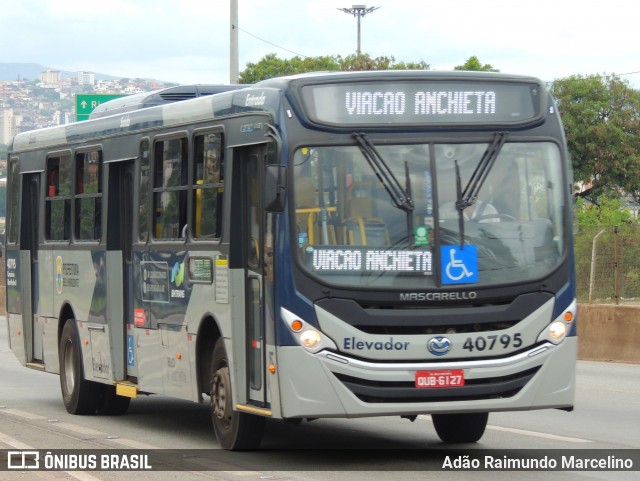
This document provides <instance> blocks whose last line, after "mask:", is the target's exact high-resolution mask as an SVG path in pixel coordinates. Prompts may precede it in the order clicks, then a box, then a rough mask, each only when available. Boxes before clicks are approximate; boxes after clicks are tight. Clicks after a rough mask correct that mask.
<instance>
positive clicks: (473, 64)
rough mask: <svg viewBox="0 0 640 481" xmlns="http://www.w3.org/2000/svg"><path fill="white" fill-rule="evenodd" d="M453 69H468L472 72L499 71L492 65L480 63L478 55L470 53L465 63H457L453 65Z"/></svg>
mask: <svg viewBox="0 0 640 481" xmlns="http://www.w3.org/2000/svg"><path fill="white" fill-rule="evenodd" d="M453 70H470V71H473V72H499V71H500V70H498V69H497V68H494V67H493V65H491V64H488V63H485V64H484V65H482V63H480V60H478V57H476V56H475V55H472V56H471V57H469V58H468V59H467V61H466V62H465V63H463V64H462V65H458V66H457V67H453Z"/></svg>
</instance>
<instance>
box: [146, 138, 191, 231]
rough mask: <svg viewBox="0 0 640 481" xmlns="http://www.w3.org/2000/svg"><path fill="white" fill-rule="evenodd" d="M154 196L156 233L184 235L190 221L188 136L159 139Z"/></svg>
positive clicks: (155, 154)
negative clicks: (186, 137)
mask: <svg viewBox="0 0 640 481" xmlns="http://www.w3.org/2000/svg"><path fill="white" fill-rule="evenodd" d="M153 199H154V200H153V205H154V209H155V219H154V234H155V237H156V238H158V239H179V238H184V237H185V233H186V225H187V139H185V138H179V139H170V140H161V141H157V142H156V143H155V145H154V181H153Z"/></svg>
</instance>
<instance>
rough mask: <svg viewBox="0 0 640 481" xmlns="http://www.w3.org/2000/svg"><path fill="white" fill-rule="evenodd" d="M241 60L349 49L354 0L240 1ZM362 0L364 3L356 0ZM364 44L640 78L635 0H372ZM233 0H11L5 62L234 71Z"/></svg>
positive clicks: (1, 6)
mask: <svg viewBox="0 0 640 481" xmlns="http://www.w3.org/2000/svg"><path fill="white" fill-rule="evenodd" d="M237 1H238V28H239V31H238V40H239V44H238V47H239V70H240V71H242V70H244V69H245V68H246V65H247V63H249V62H252V63H256V62H258V61H259V60H260V59H262V58H263V57H264V56H265V55H267V54H270V53H274V54H276V55H277V56H278V57H279V58H283V59H284V58H291V57H294V56H296V55H297V56H310V57H317V56H324V55H342V56H343V57H344V56H347V55H350V54H353V53H355V51H356V46H357V20H356V18H355V17H354V16H353V15H350V14H347V13H344V12H342V11H340V10H338V8H342V7H347V8H348V7H351V6H352V5H354V3H353V0H352V1H333V0H237ZM355 4H357V5H365V4H364V3H363V2H356V3H355ZM366 6H367V7H379V8H378V9H376V10H374V11H372V12H371V13H368V14H367V15H366V16H364V17H363V18H362V19H361V37H360V38H361V50H362V52H363V53H366V54H369V55H370V56H371V57H378V56H382V55H384V56H393V57H394V58H395V60H396V61H404V62H419V61H424V62H426V63H427V64H429V65H430V66H431V69H433V70H451V69H453V68H454V67H455V66H458V65H462V64H464V63H465V62H466V60H467V59H468V58H469V57H471V56H476V57H478V59H479V60H480V62H481V63H483V64H491V65H492V66H493V67H494V68H497V69H498V70H500V71H501V72H505V73H512V74H523V75H533V76H536V77H539V78H540V79H542V80H543V81H553V80H555V79H558V78H564V77H568V76H571V75H591V74H602V75H609V74H616V75H619V76H620V77H621V78H622V79H624V80H627V81H628V82H629V83H630V84H631V86H632V87H634V88H640V28H639V25H638V15H637V6H636V2H634V1H632V0H608V1H606V2H605V1H598V2H596V1H594V0H582V1H581V2H569V1H567V0H536V1H534V2H524V1H514V0H483V1H479V0H376V1H374V0H371V3H366ZM229 12H230V0H19V1H13V0H2V1H0V62H16V63H38V64H41V65H43V66H45V67H47V68H51V69H57V70H70V71H80V70H83V71H90V72H95V73H101V74H108V75H114V76H118V77H131V78H153V79H156V80H161V81H166V82H176V83H181V84H194V83H200V84H228V83H229V82H230V74H229V71H230V60H229V50H230V47H229V45H230V13H229Z"/></svg>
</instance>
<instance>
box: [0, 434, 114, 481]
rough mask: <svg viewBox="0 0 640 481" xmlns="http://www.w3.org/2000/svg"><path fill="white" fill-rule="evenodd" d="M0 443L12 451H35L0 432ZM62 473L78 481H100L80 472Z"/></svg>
mask: <svg viewBox="0 0 640 481" xmlns="http://www.w3.org/2000/svg"><path fill="white" fill-rule="evenodd" d="M0 442H2V443H4V444H7V445H8V446H11V447H12V448H14V449H20V450H24V451H31V450H33V451H35V450H36V448H34V447H32V446H29V445H28V444H25V443H23V442H22V441H20V440H18V439H16V438H13V437H11V436H9V435H8V434H5V433H3V432H0ZM16 472H20V473H23V472H24V471H16ZM63 472H64V473H65V474H68V475H69V476H71V477H72V478H75V479H77V480H78V481H102V480H101V479H100V478H96V477H95V476H92V475H90V474H88V473H85V472H82V471H63ZM29 474H33V473H29Z"/></svg>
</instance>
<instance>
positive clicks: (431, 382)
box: [416, 369, 464, 389]
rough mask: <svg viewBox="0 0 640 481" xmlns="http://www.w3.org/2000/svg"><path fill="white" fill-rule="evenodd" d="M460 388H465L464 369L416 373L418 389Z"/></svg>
mask: <svg viewBox="0 0 640 481" xmlns="http://www.w3.org/2000/svg"><path fill="white" fill-rule="evenodd" d="M460 386H464V371H463V370H462V369H451V370H446V371H445V370H441V371H418V372H416V387H419V388H436V389H437V388H443V387H460Z"/></svg>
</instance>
